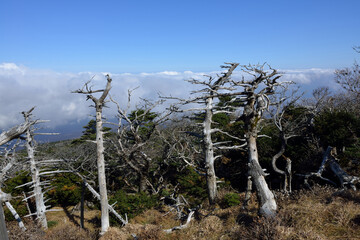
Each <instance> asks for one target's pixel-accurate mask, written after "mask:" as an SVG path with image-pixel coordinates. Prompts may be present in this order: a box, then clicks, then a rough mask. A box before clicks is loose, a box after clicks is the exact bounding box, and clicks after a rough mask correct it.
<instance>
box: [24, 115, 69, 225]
mask: <svg viewBox="0 0 360 240" xmlns="http://www.w3.org/2000/svg"><path fill="white" fill-rule="evenodd" d="M33 110H34V108H32V109H30V110H29V111H27V112H22V114H23V116H24V119H25V123H29V122H31V116H32V111H33ZM44 122H47V121H45V120H36V123H44ZM35 130H36V129H35V128H33V127H32V126H31V127H29V128H28V129H27V130H26V136H25V147H26V151H27V160H28V163H29V165H30V173H31V178H32V181H31V182H29V183H25V184H23V185H21V186H17V188H20V187H23V186H28V185H30V186H31V187H32V188H33V191H32V193H31V194H30V196H28V197H26V198H25V199H24V201H27V199H29V198H32V197H34V198H35V204H36V213H33V214H30V215H29V216H32V215H36V220H37V222H38V223H39V224H40V225H41V227H42V228H44V229H47V220H46V214H45V213H46V212H47V211H49V210H47V208H49V207H50V206H46V205H45V202H46V200H45V198H44V193H45V192H46V191H48V190H50V189H51V185H50V181H42V180H41V178H43V177H46V176H51V175H53V174H56V173H61V172H64V171H63V170H58V169H55V170H54V169H51V165H52V164H53V163H55V162H54V161H52V160H43V159H37V158H36V156H35V153H36V143H35V139H34V137H35V136H36V135H56V133H35ZM50 211H51V210H50Z"/></svg>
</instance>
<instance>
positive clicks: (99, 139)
mask: <svg viewBox="0 0 360 240" xmlns="http://www.w3.org/2000/svg"><path fill="white" fill-rule="evenodd" d="M106 77H107V84H106V88H105V89H103V90H94V91H93V90H92V89H91V87H89V85H88V84H89V82H87V83H86V84H85V85H84V87H83V88H82V89H79V90H77V91H75V92H76V93H82V94H87V97H88V99H91V100H92V101H93V102H94V104H95V109H96V146H97V168H98V182H99V192H100V206H101V232H100V234H101V235H103V234H105V232H106V231H107V230H108V228H109V227H110V220H109V206H108V197H107V188H106V174H105V159H104V139H103V135H104V133H103V131H102V129H103V122H102V109H103V106H104V104H105V99H106V97H107V95H108V94H109V91H110V89H111V81H112V79H111V78H110V76H109V75H107V76H106ZM97 92H102V95H101V96H100V98H99V99H97V98H96V97H94V96H93V95H91V94H93V93H97Z"/></svg>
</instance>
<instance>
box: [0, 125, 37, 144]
mask: <svg viewBox="0 0 360 240" xmlns="http://www.w3.org/2000/svg"><path fill="white" fill-rule="evenodd" d="M34 123H35V122H34V121H32V122H25V123H22V124H20V125H18V126H15V127H13V128H11V129H10V130H8V131H5V132H2V133H1V134H0V146H1V145H3V144H5V143H7V142H9V141H11V140H13V139H14V138H18V137H19V136H20V135H21V134H23V133H25V132H26V130H27V129H28V128H29V127H30V126H31V125H33V124H34Z"/></svg>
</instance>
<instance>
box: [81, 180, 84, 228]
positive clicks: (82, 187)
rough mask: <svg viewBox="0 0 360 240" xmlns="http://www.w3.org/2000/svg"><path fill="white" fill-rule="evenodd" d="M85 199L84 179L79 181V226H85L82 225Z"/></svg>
mask: <svg viewBox="0 0 360 240" xmlns="http://www.w3.org/2000/svg"><path fill="white" fill-rule="evenodd" d="M84 200H85V181H82V183H81V202H80V227H81V228H85V225H84V207H85V206H84V205H85V204H84V202H85V201H84Z"/></svg>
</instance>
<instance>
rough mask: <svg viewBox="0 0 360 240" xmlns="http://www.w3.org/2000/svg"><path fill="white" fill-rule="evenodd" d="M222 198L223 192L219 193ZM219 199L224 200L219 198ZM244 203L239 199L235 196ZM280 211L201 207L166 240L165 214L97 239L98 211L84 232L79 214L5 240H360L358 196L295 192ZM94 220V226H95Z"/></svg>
mask: <svg viewBox="0 0 360 240" xmlns="http://www.w3.org/2000/svg"><path fill="white" fill-rule="evenodd" d="M224 194H225V192H224ZM224 194H223V195H224ZM240 196H241V198H242V199H243V197H244V196H243V194H240ZM277 201H278V204H279V211H278V214H277V216H276V217H275V218H270V219H267V218H261V217H259V216H258V215H257V203H256V197H255V196H253V199H252V201H251V204H250V207H249V209H248V210H245V209H242V207H241V206H234V207H230V208H226V209H221V208H220V207H216V208H215V209H213V208H210V207H207V208H205V207H203V208H202V209H201V210H200V211H199V212H198V214H197V215H196V217H195V219H193V220H192V221H191V223H190V225H189V227H188V228H186V229H182V230H178V231H174V232H172V233H170V234H166V233H165V232H164V231H163V229H168V228H172V227H174V226H178V225H180V224H181V221H180V220H177V219H176V214H175V213H173V212H170V213H169V212H168V211H169V210H170V209H168V208H166V207H163V208H161V209H151V210H148V211H146V212H144V213H143V214H141V215H139V216H137V217H135V218H133V219H131V221H130V223H129V224H128V225H127V226H125V227H123V228H117V227H112V228H110V229H109V231H108V232H107V233H106V234H105V235H104V236H102V237H101V238H99V237H98V225H97V223H96V221H95V220H96V219H97V218H98V217H99V211H88V212H86V214H85V218H86V221H85V225H86V227H87V230H82V229H80V228H79V227H78V225H77V224H78V220H79V217H78V213H74V214H73V216H71V217H70V218H71V219H70V218H69V216H68V215H66V214H65V213H64V212H54V213H49V214H48V220H49V221H52V222H56V223H57V224H56V225H55V226H54V227H51V228H50V229H49V230H47V231H46V232H43V231H41V230H39V229H38V228H36V226H34V225H33V224H31V222H27V223H26V226H27V227H28V228H29V230H28V231H27V232H25V233H22V232H21V231H19V230H18V228H17V226H16V223H14V222H12V223H9V224H8V228H9V230H10V232H11V234H10V239H16V240H17V239H36V240H42V239H44V240H48V239H55V240H56V239H61V240H65V239H74V240H78V239H89V240H91V239H101V240H113V239H114V240H115V239H119V240H122V239H123V240H127V239H134V236H136V237H137V238H138V239H164V240H167V239H169V240H170V239H187V240H191V239H209V240H211V239H223V240H230V239H252V240H253V239H263V240H266V239H269V240H270V239H276V240H285V239H289V240H291V239H294V240H295V239H296V240H297V239H300V240H301V239H319V240H321V239H324V240H325V239H326V240H335V239H360V193H359V192H354V191H350V190H346V191H339V190H337V189H332V188H326V187H315V188H314V189H313V190H312V191H299V192H296V193H294V194H293V195H291V196H285V195H281V194H277ZM94 219H95V220H94Z"/></svg>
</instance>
